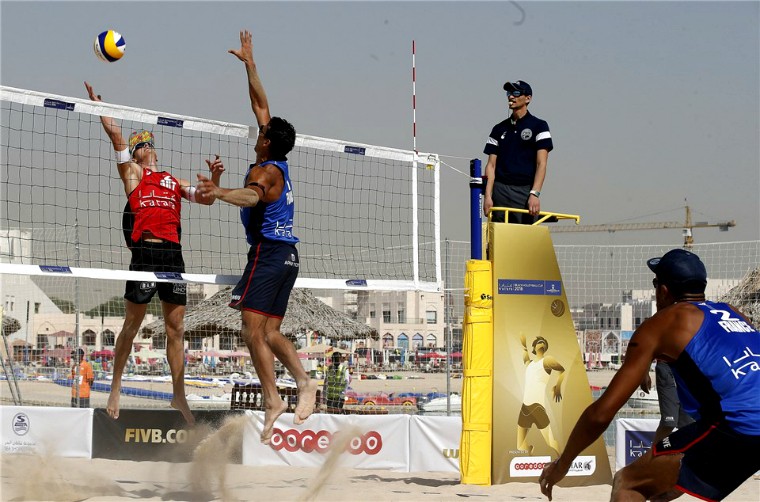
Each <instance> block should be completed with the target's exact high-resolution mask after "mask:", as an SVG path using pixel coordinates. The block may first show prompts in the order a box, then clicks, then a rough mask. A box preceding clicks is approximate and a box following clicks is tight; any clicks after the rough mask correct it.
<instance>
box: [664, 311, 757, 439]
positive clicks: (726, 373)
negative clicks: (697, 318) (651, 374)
mask: <svg viewBox="0 0 760 502" xmlns="http://www.w3.org/2000/svg"><path fill="white" fill-rule="evenodd" d="M693 305H696V306H697V307H698V308H699V309H700V310H701V311H702V312H704V314H705V318H704V321H703V322H702V326H700V328H699V331H697V333H696V334H695V335H694V337H693V338H692V339H691V340H690V341H689V343H688V344H687V345H686V347H685V348H684V351H683V352H682V353H681V355H680V356H679V357H678V360H677V361H676V362H675V363H673V364H671V368H673V374H674V376H675V378H676V381H677V383H678V397H679V398H680V399H681V404H682V405H683V407H684V409H685V410H686V411H687V412H688V413H689V414H690V415H692V416H693V417H694V418H698V419H702V420H707V421H710V422H723V423H725V424H727V425H728V426H729V427H730V428H732V429H733V430H735V431H737V432H740V433H742V434H748V435H752V436H760V333H758V331H757V329H755V328H754V327H753V326H752V325H751V324H749V323H747V322H745V321H744V319H743V318H742V317H741V316H739V315H738V314H737V313H736V312H735V311H734V310H733V309H732V308H731V307H730V306H728V305H727V304H725V303H713V302H693Z"/></svg>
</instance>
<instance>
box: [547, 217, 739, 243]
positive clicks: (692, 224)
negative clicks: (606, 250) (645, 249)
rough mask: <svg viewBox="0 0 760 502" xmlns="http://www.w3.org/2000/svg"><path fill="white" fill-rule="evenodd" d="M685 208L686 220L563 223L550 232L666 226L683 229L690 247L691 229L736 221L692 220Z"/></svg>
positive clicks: (723, 227) (722, 228)
mask: <svg viewBox="0 0 760 502" xmlns="http://www.w3.org/2000/svg"><path fill="white" fill-rule="evenodd" d="M685 208H686V221H684V222H678V221H655V222H644V223H603V224H600V225H565V226H551V227H549V228H550V230H551V233H560V232H617V231H626V230H658V229H666V228H680V229H682V230H683V247H684V248H686V249H691V247H692V246H693V244H694V237H693V234H692V229H694V228H707V227H718V228H719V229H720V231H721V232H726V231H728V229H729V227H735V226H736V221H735V220H731V221H724V222H721V223H707V222H706V221H698V222H692V220H691V208H690V207H689V206H685Z"/></svg>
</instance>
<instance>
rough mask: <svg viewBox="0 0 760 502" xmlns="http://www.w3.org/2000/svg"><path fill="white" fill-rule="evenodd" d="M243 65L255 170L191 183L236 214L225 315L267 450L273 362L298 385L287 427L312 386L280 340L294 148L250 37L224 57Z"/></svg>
mask: <svg viewBox="0 0 760 502" xmlns="http://www.w3.org/2000/svg"><path fill="white" fill-rule="evenodd" d="M229 52H230V53H232V54H233V55H235V56H236V57H237V58H238V59H240V60H241V61H242V62H243V63H244V64H245V69H246V73H247V76H248V94H249V97H250V99H251V108H252V109H253V113H254V115H256V120H258V124H259V135H258V138H257V139H256V147H255V150H256V162H255V163H254V164H251V166H250V167H249V169H248V172H247V173H246V175H245V179H244V181H243V188H237V189H227V188H220V187H218V186H217V185H216V184H215V183H213V181H211V180H209V179H208V178H207V177H205V176H202V175H198V186H197V188H198V192H199V193H200V194H201V195H204V196H211V197H213V198H218V199H221V200H223V201H224V202H227V203H229V204H233V205H235V206H239V207H240V208H241V210H240V218H241V220H242V223H243V227H244V228H245V234H246V239H247V241H248V244H249V245H250V246H251V248H250V250H249V251H248V264H247V265H246V267H245V271H244V272H243V276H242V278H241V279H240V282H239V283H238V285H237V286H235V289H234V290H233V291H232V301H231V302H230V307H232V308H235V309H237V310H240V312H241V314H242V318H243V328H242V333H241V335H242V338H243V341H245V344H246V345H247V346H248V350H249V351H250V353H251V359H252V360H253V365H254V367H255V368H256V376H258V378H259V380H260V381H261V388H262V391H263V393H264V427H263V430H262V433H261V442H262V443H264V444H268V443H269V440H270V439H271V437H272V428H273V427H274V423H275V421H276V420H277V417H279V416H280V415H282V414H283V413H284V412H285V410H287V407H288V406H287V403H285V402H283V401H282V399H281V398H280V396H279V394H278V392H277V382H276V380H275V374H274V357H273V356H276V357H277V359H279V360H280V362H281V363H282V364H283V365H284V366H285V367H286V368H287V369H288V371H289V372H290V374H291V375H293V378H295V380H296V384H297V385H298V404H297V406H296V409H295V417H294V418H293V421H294V422H295V423H296V424H301V423H303V422H304V421H305V420H306V419H307V418H308V417H309V415H311V413H312V412H313V411H314V405H315V403H316V399H317V383H316V382H315V381H314V380H311V379H310V378H309V375H308V374H307V373H306V371H305V370H304V368H303V366H302V365H301V361H300V360H299V359H298V354H297V353H296V349H295V347H294V346H293V344H292V343H291V342H290V341H289V340H288V339H287V338H285V337H284V336H283V334H282V333H280V325H281V324H282V318H283V316H284V315H285V310H286V309H287V307H288V298H289V297H290V292H291V290H292V289H293V286H294V285H295V282H296V276H297V275H298V268H299V265H300V263H299V261H298V250H297V249H296V243H297V242H298V238H297V237H296V236H295V235H293V214H294V212H295V209H294V204H293V202H294V201H293V190H292V184H291V182H290V175H289V173H288V162H287V157H286V155H287V154H288V153H290V151H291V150H292V149H293V146H295V141H296V131H295V129H294V128H293V126H292V125H291V124H290V123H289V122H288V121H287V120H284V119H282V118H280V117H271V116H270V114H269V103H268V101H267V96H266V94H265V93H264V86H263V85H262V83H261V79H260V78H259V74H258V72H257V70H256V63H255V62H254V60H253V47H252V45H251V34H250V33H249V32H248V31H244V32H240V49H237V50H231V51H229Z"/></svg>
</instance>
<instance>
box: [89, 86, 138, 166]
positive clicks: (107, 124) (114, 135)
mask: <svg viewBox="0 0 760 502" xmlns="http://www.w3.org/2000/svg"><path fill="white" fill-rule="evenodd" d="M84 87H85V89H87V94H88V95H89V96H90V99H91V100H92V101H96V102H101V101H103V100H102V99H101V97H100V94H95V91H93V90H92V86H91V85H90V84H88V83H87V82H85V83H84ZM100 122H101V123H102V124H103V129H104V130H105V131H106V134H107V135H108V137H109V138H111V143H113V149H114V150H116V151H117V152H123V151H126V150H127V141H126V140H125V139H124V136H123V135H122V134H121V127H119V125H118V124H117V123H116V121H115V120H114V119H113V117H104V116H101V117H100ZM130 158H131V157H130ZM121 160H122V159H117V162H118V163H120V164H121V163H122V162H121ZM129 161H130V159H126V160H124V161H123V162H129Z"/></svg>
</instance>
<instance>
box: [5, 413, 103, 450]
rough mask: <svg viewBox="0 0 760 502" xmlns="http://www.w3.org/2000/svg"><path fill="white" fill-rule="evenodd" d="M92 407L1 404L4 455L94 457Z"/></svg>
mask: <svg viewBox="0 0 760 502" xmlns="http://www.w3.org/2000/svg"><path fill="white" fill-rule="evenodd" d="M92 412H93V410H92V408H56V407H48V406H0V424H2V429H0V443H2V454H3V455H6V454H14V453H21V454H27V455H28V454H37V455H55V456H59V457H83V458H91V456H92Z"/></svg>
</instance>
